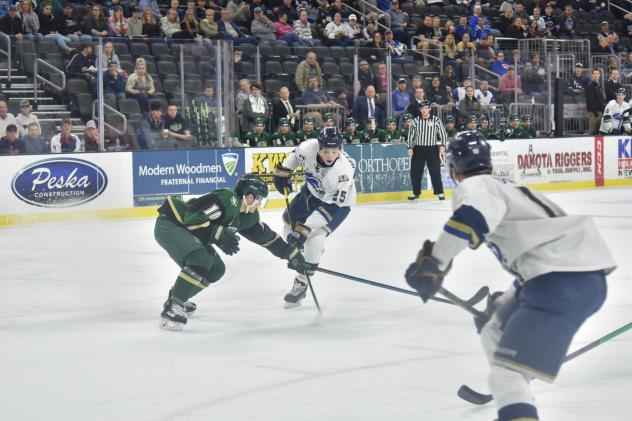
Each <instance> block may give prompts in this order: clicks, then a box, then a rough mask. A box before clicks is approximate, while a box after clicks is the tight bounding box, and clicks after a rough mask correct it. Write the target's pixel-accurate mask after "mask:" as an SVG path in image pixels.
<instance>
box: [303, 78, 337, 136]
mask: <svg viewBox="0 0 632 421" xmlns="http://www.w3.org/2000/svg"><path fill="white" fill-rule="evenodd" d="M307 85H308V87H307V88H306V89H305V90H304V91H303V95H301V102H302V103H303V104H304V105H306V106H307V109H308V110H317V109H321V110H322V109H323V108H338V107H339V105H338V103H337V102H336V101H334V100H332V99H330V98H329V96H328V95H327V93H325V92H324V91H323V90H321V89H320V87H319V82H318V77H316V76H315V75H310V76H309V77H308V79H307ZM305 117H306V118H307V117H310V118H312V119H314V122H315V123H316V126H317V127H321V126H322V123H323V119H322V116H321V113H320V112H319V111H309V112H307V114H306V115H305Z"/></svg>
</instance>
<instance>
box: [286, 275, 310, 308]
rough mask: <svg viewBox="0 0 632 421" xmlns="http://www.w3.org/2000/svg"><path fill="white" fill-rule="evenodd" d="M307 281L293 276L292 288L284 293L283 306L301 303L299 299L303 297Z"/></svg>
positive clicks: (295, 305) (290, 306) (291, 306)
mask: <svg viewBox="0 0 632 421" xmlns="http://www.w3.org/2000/svg"><path fill="white" fill-rule="evenodd" d="M306 292H307V283H306V282H301V281H300V280H298V278H294V286H293V287H292V290H291V291H290V292H288V293H287V294H285V308H293V307H298V306H300V305H301V300H303V298H305V294H306Z"/></svg>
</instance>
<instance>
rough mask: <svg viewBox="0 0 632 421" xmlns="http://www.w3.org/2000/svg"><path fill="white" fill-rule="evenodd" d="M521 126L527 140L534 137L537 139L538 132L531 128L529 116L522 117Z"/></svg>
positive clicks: (531, 121)
mask: <svg viewBox="0 0 632 421" xmlns="http://www.w3.org/2000/svg"><path fill="white" fill-rule="evenodd" d="M523 121H524V123H523V126H522V128H523V129H524V131H525V133H527V136H525V137H528V138H534V137H538V132H537V130H536V129H535V127H533V119H532V118H531V116H530V115H529V114H527V115H525V116H524V117H523Z"/></svg>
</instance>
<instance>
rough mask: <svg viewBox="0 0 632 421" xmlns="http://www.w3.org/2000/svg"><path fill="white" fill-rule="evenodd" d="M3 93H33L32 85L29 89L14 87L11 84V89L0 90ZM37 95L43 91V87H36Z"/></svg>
mask: <svg viewBox="0 0 632 421" xmlns="http://www.w3.org/2000/svg"><path fill="white" fill-rule="evenodd" d="M2 92H3V93H4V94H5V95H20V94H31V95H33V92H34V91H33V85H31V89H26V88H18V89H16V88H14V87H13V85H11V89H5V90H4V91H2ZM37 93H38V95H41V94H43V93H44V90H43V89H38V90H37Z"/></svg>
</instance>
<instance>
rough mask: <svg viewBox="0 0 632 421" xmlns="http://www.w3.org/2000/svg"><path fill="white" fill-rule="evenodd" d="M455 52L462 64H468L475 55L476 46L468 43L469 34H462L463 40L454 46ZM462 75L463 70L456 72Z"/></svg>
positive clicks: (470, 42)
mask: <svg viewBox="0 0 632 421" xmlns="http://www.w3.org/2000/svg"><path fill="white" fill-rule="evenodd" d="M456 51H457V53H458V57H459V58H460V59H461V60H463V62H464V63H469V62H470V60H471V59H472V57H474V55H475V54H476V44H474V43H473V42H472V41H470V34H463V39H461V42H459V43H458V44H457V45H456ZM459 73H460V74H463V70H462V69H461V71H460V72H459V71H457V75H458V74H459Z"/></svg>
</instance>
